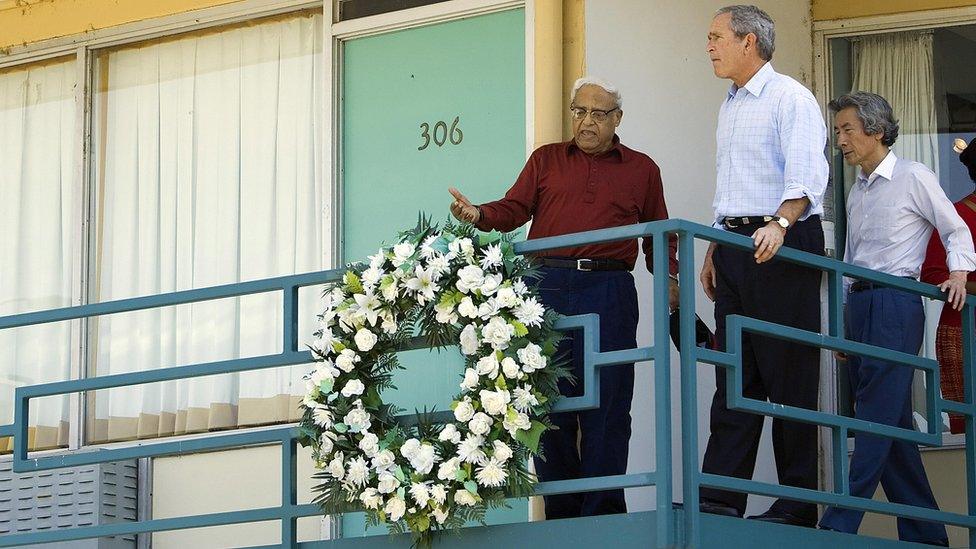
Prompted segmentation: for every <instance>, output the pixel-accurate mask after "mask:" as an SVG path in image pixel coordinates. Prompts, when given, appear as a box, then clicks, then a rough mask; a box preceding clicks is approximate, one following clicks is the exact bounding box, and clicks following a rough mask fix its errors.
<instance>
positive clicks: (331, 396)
mask: <svg viewBox="0 0 976 549" xmlns="http://www.w3.org/2000/svg"><path fill="white" fill-rule="evenodd" d="M337 398H339V393H329V396H327V397H325V401H326V402H329V403H331V402H333V401H334V400H335V399H337Z"/></svg>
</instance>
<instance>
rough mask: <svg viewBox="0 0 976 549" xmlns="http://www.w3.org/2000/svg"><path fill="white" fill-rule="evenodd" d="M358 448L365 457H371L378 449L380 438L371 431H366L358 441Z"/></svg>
mask: <svg viewBox="0 0 976 549" xmlns="http://www.w3.org/2000/svg"><path fill="white" fill-rule="evenodd" d="M359 449H360V450H362V451H363V453H364V454H366V457H368V458H371V457H373V456H374V455H376V452H379V451H380V439H379V437H377V436H376V435H374V434H373V433H366V434H365V435H363V439H362V440H360V441H359Z"/></svg>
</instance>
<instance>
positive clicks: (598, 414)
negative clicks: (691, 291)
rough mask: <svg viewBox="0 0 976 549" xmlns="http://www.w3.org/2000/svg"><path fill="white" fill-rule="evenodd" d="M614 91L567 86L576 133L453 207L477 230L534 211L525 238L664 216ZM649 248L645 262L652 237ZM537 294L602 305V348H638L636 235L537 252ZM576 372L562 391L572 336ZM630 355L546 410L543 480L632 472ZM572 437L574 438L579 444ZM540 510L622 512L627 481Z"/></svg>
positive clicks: (574, 309) (571, 311) (559, 302)
mask: <svg viewBox="0 0 976 549" xmlns="http://www.w3.org/2000/svg"><path fill="white" fill-rule="evenodd" d="M621 106H622V104H621V101H620V93H619V92H618V91H617V90H616V89H615V88H614V87H613V86H611V85H609V84H607V83H604V82H602V81H599V80H596V79H593V78H581V79H580V80H578V81H577V82H576V84H575V85H574V86H573V100H572V106H571V111H572V116H573V140H572V141H569V142H566V143H554V144H551V145H545V146H542V147H540V148H539V149H537V150H536V151H535V152H534V153H532V156H531V157H529V160H528V162H527V163H526V165H525V167H524V168H523V169H522V173H521V174H520V175H519V177H518V179H517V180H516V181H515V184H514V185H513V186H512V188H511V189H509V191H508V193H506V194H505V198H503V199H501V200H497V201H495V202H489V203H486V204H481V205H480V206H476V205H474V204H472V203H471V202H470V201H469V200H468V199H467V198H466V197H465V196H464V195H463V194H461V192H460V191H458V190H457V189H454V188H452V189H450V192H451V194H452V195H453V196H454V202H453V203H452V204H451V213H452V214H453V215H454V216H455V217H456V218H458V219H459V220H462V221H469V222H471V223H474V224H475V226H477V227H478V229H481V230H483V231H490V230H499V231H512V230H514V229H516V228H518V227H520V226H522V225H523V224H525V223H526V222H527V221H529V219H531V220H532V227H531V229H530V231H529V239H534V238H544V237H548V236H556V235H562V234H567V233H575V232H580V231H588V230H591V229H605V228H607V227H619V226H621V225H631V224H634V223H640V222H645V221H656V220H660V219H667V217H668V209H667V206H666V205H665V203H664V189H663V186H662V184H661V172H660V170H659V169H658V167H657V165H656V164H655V163H654V161H653V160H651V159H650V158H649V157H648V156H647V155H645V154H642V153H639V152H637V151H634V150H632V149H629V148H627V147H625V146H623V145H622V144H620V139H619V138H618V137H617V136H616V132H615V131H616V128H617V126H618V125H620V120H621V118H622V117H623V111H622V110H621ZM643 245H644V253H645V255H646V263H647V268H648V270H651V269H652V264H653V263H652V256H651V246H652V240H651V239H650V238H645V239H644V242H643ZM676 250H677V241H676V239H674V238H672V239H671V240H670V242H669V253H670V274H671V275H672V278H671V280H670V283H671V284H670V290H671V291H670V295H669V301H670V305H671V306H672V307H674V306H676V305H677V299H678V283H677V278H675V277H674V276H673V275H676V274H677V272H678V264H677V260H676V259H675V255H676V254H675V252H676ZM536 257H537V261H538V262H539V263H540V264H541V269H542V272H543V278H542V280H541V282H540V284H539V289H540V293H541V296H542V300H543V302H544V303H545V304H546V305H547V306H548V307H551V308H553V309H554V310H556V311H557V312H559V313H561V314H564V315H578V314H586V313H596V314H599V315H600V350H601V351H612V350H619V349H632V348H634V347H636V346H637V291H636V289H635V287H634V277H633V275H631V273H630V271H631V270H632V269H633V268H634V264H635V263H636V261H637V243H636V241H634V240H626V241H620V242H610V243H606V244H590V245H585V246H577V247H572V248H565V249H559V250H549V251H547V252H544V253H540V254H538V255H537V256H536ZM563 351H571V352H572V356H573V363H572V369H573V373H574V375H575V376H576V378H577V380H580V381H579V382H578V383H577V384H576V385H575V386H573V385H572V384H570V383H564V384H561V385H560V392H561V393H562V394H563V395H566V396H578V395H580V394H582V392H583V390H584V388H583V387H582V379H583V375H582V374H583V372H582V358H581V357H582V341H581V340H580V339H579V338H575V337H574V338H570V339H567V340H566V341H564V342H563V344H562V346H561V348H560V352H563ZM633 392H634V365H633V364H624V365H616V366H608V367H604V368H601V370H600V408H599V409H596V410H586V411H581V412H566V413H560V414H553V415H552V421H553V423H554V424H555V425H557V426H558V427H559V429H558V430H555V431H549V432H547V433H546V435H545V436H544V437H543V439H542V446H543V451H544V453H545V458H546V459H545V461H543V460H536V462H535V466H536V471H537V472H538V474H539V477H540V478H541V479H542V480H544V481H551V480H563V479H572V478H580V477H597V476H607V475H622V474H624V473H625V472H626V470H627V452H628V446H629V442H630V433H631V427H630V423H631V421H630V404H631V400H632V398H633ZM577 437H579V444H578V445H577ZM545 500H546V518H549V519H557V518H566V517H578V516H587V515H602V514H609V513H624V512H626V511H627V506H626V503H625V502H624V492H623V490H608V491H603V492H591V493H586V494H565V495H556V496H546V498H545Z"/></svg>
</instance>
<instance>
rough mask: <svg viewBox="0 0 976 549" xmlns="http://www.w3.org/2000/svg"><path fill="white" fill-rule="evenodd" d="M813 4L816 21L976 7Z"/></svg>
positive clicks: (922, 1)
mask: <svg viewBox="0 0 976 549" xmlns="http://www.w3.org/2000/svg"><path fill="white" fill-rule="evenodd" d="M811 4H812V8H813V20H814V21H826V20H829V19H847V18H851V17H867V16H870V15H887V14H891V13H905V12H910V11H922V10H935V9H942V8H959V7H964V6H976V2H973V1H972V0H969V1H968V2H967V1H963V0H857V1H856V2H851V0H812V2H811Z"/></svg>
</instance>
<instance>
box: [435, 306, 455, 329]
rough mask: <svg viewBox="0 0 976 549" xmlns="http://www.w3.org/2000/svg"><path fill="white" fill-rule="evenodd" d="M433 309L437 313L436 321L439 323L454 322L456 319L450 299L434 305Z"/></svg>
mask: <svg viewBox="0 0 976 549" xmlns="http://www.w3.org/2000/svg"><path fill="white" fill-rule="evenodd" d="M434 311H435V312H436V313H437V322H440V323H441V324H454V323H455V322H457V321H458V315H457V313H455V312H454V304H453V303H452V302H450V301H446V302H443V303H438V304H437V305H434Z"/></svg>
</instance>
